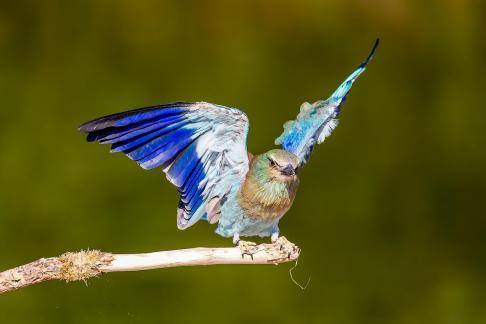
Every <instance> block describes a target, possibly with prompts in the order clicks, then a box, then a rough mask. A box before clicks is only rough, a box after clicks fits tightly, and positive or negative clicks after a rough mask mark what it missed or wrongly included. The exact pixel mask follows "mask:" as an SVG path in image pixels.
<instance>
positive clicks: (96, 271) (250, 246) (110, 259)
mask: <svg viewBox="0 0 486 324" xmlns="http://www.w3.org/2000/svg"><path fill="white" fill-rule="evenodd" d="M299 254H300V249H299V248H298V247H297V246H296V245H295V244H293V243H291V242H289V241H288V240H287V239H286V238H285V237H283V236H281V237H280V238H279V239H278V240H277V241H276V242H275V243H272V244H265V243H264V244H259V245H256V244H255V243H252V242H246V241H241V242H240V244H239V246H237V247H231V248H193V249H183V250H173V251H160V252H152V253H139V254H112V253H108V252H101V251H97V250H88V251H80V252H67V253H64V254H63V255H61V256H59V257H53V258H42V259H39V260H36V261H33V262H31V263H28V264H25V265H22V266H19V267H16V268H13V269H10V270H6V271H4V272H1V273H0V294H3V293H6V292H9V291H13V290H17V289H20V288H24V287H27V286H30V285H34V284H37V283H41V282H44V281H49V280H54V279H57V280H64V281H66V282H70V281H78V280H83V281H86V280H87V279H89V278H92V277H96V276H99V275H101V274H103V273H107V272H121V271H141V270H149V269H160V268H171V267H185V266H199V265H215V264H279V263H283V262H289V261H294V260H297V258H298V257H299Z"/></svg>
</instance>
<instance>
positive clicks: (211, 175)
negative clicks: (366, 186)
mask: <svg viewBox="0 0 486 324" xmlns="http://www.w3.org/2000/svg"><path fill="white" fill-rule="evenodd" d="M378 44H379V39H377V40H376V42H375V44H374V46H373V48H372V50H371V52H370V54H369V55H368V57H367V58H366V59H365V61H364V62H363V63H361V64H360V65H359V66H358V67H357V68H356V69H355V70H354V71H353V72H352V73H351V74H350V75H349V76H348V77H347V78H346V79H345V80H344V82H342V83H341V84H340V85H339V86H338V88H337V89H336V90H335V91H334V92H333V93H332V94H331V96H330V97H329V98H328V99H326V100H318V101H316V102H314V103H312V104H311V103H307V102H305V103H303V104H302V105H301V107H300V112H299V114H298V115H297V117H296V119H295V120H291V121H288V122H286V123H285V124H284V127H283V128H284V131H283V133H282V134H281V135H280V136H279V137H278V138H277V139H276V140H275V144H276V145H280V147H281V148H274V149H271V150H269V151H267V152H265V153H262V154H258V155H253V154H251V153H249V152H248V150H247V136H248V129H249V121H248V117H247V115H246V114H245V113H243V112H242V111H240V110H239V109H236V108H231V107H226V106H222V105H217V104H212V103H208V102H174V103H169V104H163V105H156V106H150V107H144V108H139V109H134V110H129V111H125V112H121V113H116V114H112V115H108V116H104V117H101V118H97V119H94V120H91V121H88V122H86V123H84V124H82V125H81V126H80V127H79V131H81V132H84V133H87V141H88V142H94V141H97V142H99V143H101V144H110V145H111V152H122V153H124V154H125V155H126V156H128V157H129V158H130V159H131V160H134V161H135V162H136V163H138V164H139V165H140V166H141V167H142V168H143V169H147V170H148V169H154V168H158V167H160V168H161V169H162V170H163V172H164V173H165V174H166V178H167V180H168V181H169V182H171V183H172V184H173V185H174V186H175V187H176V188H177V191H178V192H179V195H180V199H179V204H178V207H177V227H178V228H179V229H181V230H183V229H187V228H188V227H190V226H192V225H194V224H195V223H196V222H197V221H199V220H206V221H207V222H209V223H210V224H217V227H216V230H215V232H216V233H217V234H219V235H221V236H223V237H227V238H232V239H233V243H234V244H238V243H239V242H240V237H242V236H260V237H268V236H270V239H271V242H276V241H277V240H278V238H279V236H280V230H279V221H280V220H281V219H282V217H283V215H284V214H285V213H286V212H287V211H288V210H289V209H290V207H291V206H292V204H293V202H294V198H295V196H296V192H297V188H298V186H299V178H298V172H299V170H300V168H301V167H302V166H304V165H305V164H306V163H307V162H308V161H309V158H310V155H311V153H312V151H313V150H314V147H315V145H316V144H320V143H322V142H323V141H324V140H325V139H326V138H327V137H328V136H329V135H330V134H331V133H332V131H333V130H334V129H335V128H336V126H337V125H338V116H339V113H340V109H341V106H342V104H343V103H344V101H345V100H346V97H347V95H348V92H349V91H350V89H351V86H352V85H353V83H354V81H355V80H356V79H357V78H358V76H359V75H360V74H361V73H362V72H363V71H364V70H365V68H366V66H367V65H368V63H369V62H370V60H371V58H372V57H373V56H374V54H375V51H376V49H377V48H378Z"/></svg>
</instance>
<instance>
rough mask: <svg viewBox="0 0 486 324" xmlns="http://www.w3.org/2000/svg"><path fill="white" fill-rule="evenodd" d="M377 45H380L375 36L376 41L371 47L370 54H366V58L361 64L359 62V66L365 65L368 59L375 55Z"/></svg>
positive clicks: (378, 39)
mask: <svg viewBox="0 0 486 324" xmlns="http://www.w3.org/2000/svg"><path fill="white" fill-rule="evenodd" d="M379 45H380V38H377V39H376V41H375V44H374V45H373V48H372V49H371V52H370V54H369V55H368V57H367V58H366V60H365V61H364V62H363V64H361V66H363V67H365V66H366V65H368V63H369V61H371V59H372V58H373V56H375V53H376V50H377V49H378V46H379Z"/></svg>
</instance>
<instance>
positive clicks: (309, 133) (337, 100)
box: [275, 40, 379, 165]
mask: <svg viewBox="0 0 486 324" xmlns="http://www.w3.org/2000/svg"><path fill="white" fill-rule="evenodd" d="M378 44H379V40H376V43H375V45H374V46H373V49H372V50H371V53H370V54H369V56H368V58H367V59H366V60H365V61H364V62H363V63H362V64H361V65H360V66H358V68H356V70H354V72H353V73H351V75H350V76H348V77H347V79H346V80H344V82H343V83H341V85H340V86H339V87H338V88H337V89H336V91H334V93H333V94H332V95H331V96H330V97H329V98H328V99H327V100H319V101H316V102H314V103H313V104H310V103H307V102H305V103H303V104H302V105H301V106H300V113H299V114H298V116H297V119H296V120H291V121H288V122H286V123H285V124H284V132H283V133H282V135H280V137H278V138H277V139H276V140H275V144H277V145H282V147H283V149H284V150H286V151H289V152H291V153H293V154H295V155H297V156H298V157H299V159H300V164H301V165H302V164H304V163H306V162H307V161H308V160H309V157H310V154H311V153H312V150H313V149H314V146H315V144H316V143H317V144H320V143H322V142H323V141H324V139H325V138H326V137H328V136H329V135H331V132H332V131H333V130H334V128H336V126H337V125H338V115H339V109H340V106H341V104H342V103H343V102H344V101H345V99H346V96H347V94H348V92H349V90H350V89H351V86H352V85H353V82H354V81H355V80H356V79H357V78H358V76H359V75H360V74H361V73H362V72H363V71H364V70H365V68H366V65H368V62H369V61H370V60H371V58H372V57H373V55H374V54H375V51H376V49H377V47H378Z"/></svg>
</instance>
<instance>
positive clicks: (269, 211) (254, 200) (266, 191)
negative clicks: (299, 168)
mask: <svg viewBox="0 0 486 324" xmlns="http://www.w3.org/2000/svg"><path fill="white" fill-rule="evenodd" d="M298 183H299V181H298V179H297V178H296V179H295V181H291V182H280V181H268V182H263V183H262V182H260V181H256V180H255V179H253V178H252V177H247V178H246V179H245V182H244V183H243V185H242V187H241V190H240V192H239V194H238V201H239V204H240V207H241V208H242V209H243V211H244V212H245V214H246V215H247V216H248V217H250V218H253V219H262V220H265V221H272V220H275V219H278V218H280V217H282V216H283V215H284V214H285V213H286V212H287V210H289V208H290V207H291V206H292V203H293V201H294V198H295V194H296V191H297V187H298Z"/></svg>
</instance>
